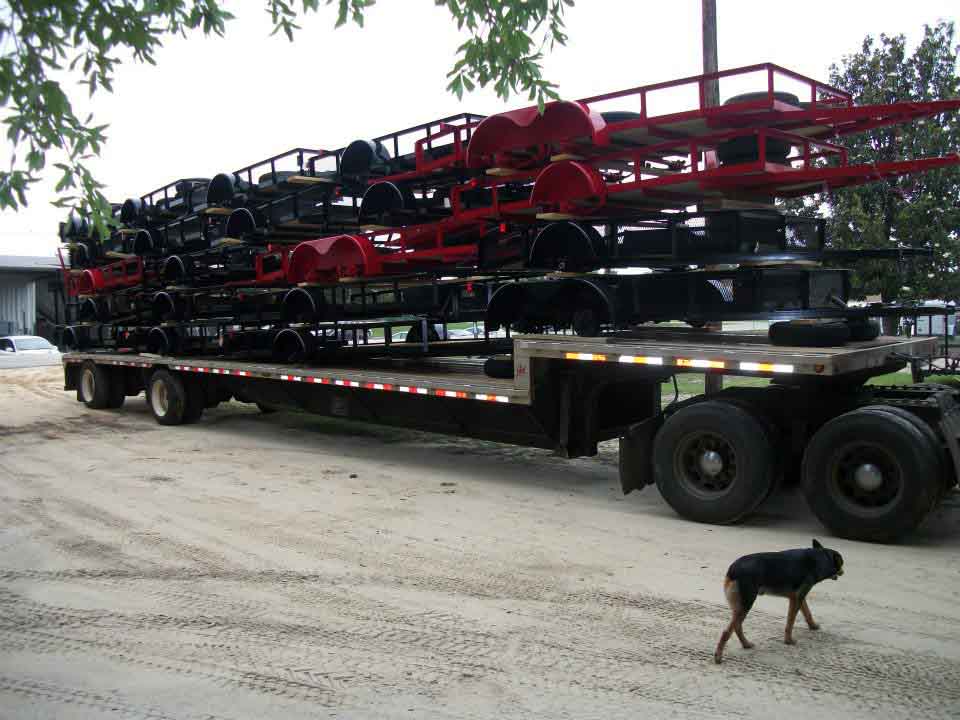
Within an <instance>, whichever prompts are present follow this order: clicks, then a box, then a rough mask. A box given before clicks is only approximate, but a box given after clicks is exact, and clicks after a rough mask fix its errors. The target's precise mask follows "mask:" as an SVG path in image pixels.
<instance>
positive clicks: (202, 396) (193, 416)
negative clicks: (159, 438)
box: [182, 376, 207, 424]
mask: <svg viewBox="0 0 960 720" xmlns="http://www.w3.org/2000/svg"><path fill="white" fill-rule="evenodd" d="M182 382H183V389H184V392H185V393H186V399H187V404H186V407H185V408H184V409H183V423H184V424H186V423H192V422H196V421H197V420H199V419H200V417H201V416H202V415H203V410H204V408H205V407H206V406H207V395H206V393H205V392H204V391H203V386H202V385H201V384H200V381H199V380H198V379H197V378H196V377H189V376H185V377H184V378H183V380H182Z"/></svg>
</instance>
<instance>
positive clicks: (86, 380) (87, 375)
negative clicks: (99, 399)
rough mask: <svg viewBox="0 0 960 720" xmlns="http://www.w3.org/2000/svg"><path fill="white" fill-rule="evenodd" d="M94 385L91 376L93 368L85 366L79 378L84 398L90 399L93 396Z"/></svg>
mask: <svg viewBox="0 0 960 720" xmlns="http://www.w3.org/2000/svg"><path fill="white" fill-rule="evenodd" d="M94 387H95V380H94V378H93V370H91V369H90V368H85V369H84V371H83V375H82V376H81V378H80V392H81V393H83V399H84V400H90V399H92V398H93V391H94Z"/></svg>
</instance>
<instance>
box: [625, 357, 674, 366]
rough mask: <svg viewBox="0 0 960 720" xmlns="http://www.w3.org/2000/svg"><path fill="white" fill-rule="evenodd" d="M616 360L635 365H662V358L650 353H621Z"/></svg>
mask: <svg viewBox="0 0 960 720" xmlns="http://www.w3.org/2000/svg"><path fill="white" fill-rule="evenodd" d="M618 362H622V363H632V364H635V365H663V358H662V357H653V356H652V355H621V356H620V359H619V360H618Z"/></svg>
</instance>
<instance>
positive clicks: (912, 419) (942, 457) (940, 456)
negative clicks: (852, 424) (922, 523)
mask: <svg viewBox="0 0 960 720" xmlns="http://www.w3.org/2000/svg"><path fill="white" fill-rule="evenodd" d="M863 409H864V410H870V411H871V412H884V413H888V414H890V415H895V416H896V417H900V418H903V419H904V420H906V421H907V422H909V423H910V424H911V425H913V426H914V427H915V428H916V429H917V430H919V431H920V434H921V435H923V438H924V440H925V441H926V444H927V450H928V452H929V453H930V457H931V458H936V462H937V475H936V477H938V478H940V479H941V482H940V485H939V492H938V493H937V498H936V500H935V502H934V504H935V505H936V504H938V503H939V502H940V501H941V500H943V498H944V496H945V495H946V494H947V492H948V491H949V490H950V485H949V484H948V478H949V475H948V473H947V472H946V463H947V462H948V461H949V458H948V457H947V455H946V452H945V450H944V447H943V445H942V444H941V443H940V438H938V437H937V434H936V433H935V432H934V431H933V428H932V427H930V425H928V424H927V423H926V422H924V420H923V419H922V418H920V417H917V416H916V415H914V414H913V413H912V412H910V411H908V410H904V409H903V408H901V407H896V406H895V405H867V406H866V407H865V408H863ZM931 509H932V508H931Z"/></svg>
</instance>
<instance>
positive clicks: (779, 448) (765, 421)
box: [716, 388, 787, 512]
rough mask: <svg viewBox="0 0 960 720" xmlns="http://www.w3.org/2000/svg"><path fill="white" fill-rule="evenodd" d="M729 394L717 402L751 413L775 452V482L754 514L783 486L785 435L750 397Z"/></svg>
mask: <svg viewBox="0 0 960 720" xmlns="http://www.w3.org/2000/svg"><path fill="white" fill-rule="evenodd" d="M728 392H729V393H730V394H729V395H727V394H726V393H724V394H722V395H720V396H719V397H717V398H716V400H717V401H718V402H725V403H730V404H731V405H736V406H737V407H739V408H741V409H743V410H746V411H747V412H748V413H750V414H751V415H752V416H753V418H754V419H755V420H756V421H757V422H758V423H760V424H761V425H762V426H763V430H764V432H765V433H766V436H767V442H769V443H770V448H771V450H772V451H773V454H772V455H771V462H772V464H773V482H772V483H770V489H769V490H768V491H767V494H766V495H765V496H764V497H762V498H760V500H759V501H758V502H757V505H756V507H754V508H753V509H752V510H751V511H750V512H753V511H754V510H756V509H757V508H759V507H760V506H761V505H762V504H763V503H764V502H765V501H766V500H767V499H768V498H769V497H770V496H771V495H773V494H774V493H775V492H777V490H778V489H779V488H780V486H781V485H782V484H783V478H784V474H785V472H786V467H785V463H784V457H785V456H786V454H787V448H786V444H785V442H784V437H783V433H782V432H781V430H780V428H779V427H777V425H776V423H774V421H773V418H771V417H770V414H769V413H768V412H767V411H766V410H764V409H763V408H762V407H760V406H759V405H758V404H757V403H755V402H752V401H751V399H750V397H749V396H741V395H739V394H737V392H736V388H730V390H729V391H728Z"/></svg>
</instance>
